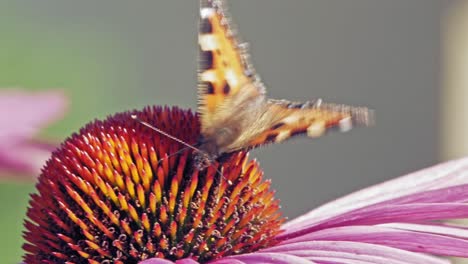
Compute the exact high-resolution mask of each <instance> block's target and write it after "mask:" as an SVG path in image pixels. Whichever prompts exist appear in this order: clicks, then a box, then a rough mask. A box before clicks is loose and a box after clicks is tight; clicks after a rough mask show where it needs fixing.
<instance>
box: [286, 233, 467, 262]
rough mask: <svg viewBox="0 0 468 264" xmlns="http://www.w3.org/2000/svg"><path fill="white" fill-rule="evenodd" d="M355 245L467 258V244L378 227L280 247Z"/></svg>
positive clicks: (309, 238) (311, 237)
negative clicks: (320, 242)
mask: <svg viewBox="0 0 468 264" xmlns="http://www.w3.org/2000/svg"><path fill="white" fill-rule="evenodd" d="M316 240H324V241H355V242H363V243H369V244H376V245H384V246H389V247H394V248H399V249H403V250H407V251H411V252H422V253H428V254H435V255H441V256H452V257H468V250H467V249H468V240H466V239H461V238H455V237H451V236H443V235H438V234H431V233H422V232H413V231H407V230H399V229H393V228H387V227H381V226H343V227H336V228H329V229H324V230H320V231H317V232H313V233H310V234H307V235H303V236H300V237H296V238H294V239H291V240H288V241H287V242H286V241H285V242H283V243H297V242H307V241H316Z"/></svg>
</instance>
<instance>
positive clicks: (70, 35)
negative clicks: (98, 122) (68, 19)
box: [0, 1, 122, 264]
mask: <svg viewBox="0 0 468 264" xmlns="http://www.w3.org/2000/svg"><path fill="white" fill-rule="evenodd" d="M14 5H15V4H13V2H11V1H9V4H5V3H3V2H1V1H0V39H1V41H0V89H6V88H8V89H27V90H36V91H37V90H46V89H60V90H63V91H64V92H65V94H66V95H67V96H68V98H69V99H70V107H69V109H68V111H67V113H66V114H65V118H64V119H63V120H61V121H59V122H57V123H55V124H53V125H51V126H50V127H49V128H47V129H46V130H45V131H43V132H42V134H41V135H40V137H41V138H44V139H47V141H52V142H57V143H58V142H60V141H62V140H63V139H64V138H66V137H67V136H68V135H70V134H71V133H72V132H73V131H76V130H78V129H79V128H80V127H81V126H82V125H83V124H85V123H87V122H89V121H90V120H91V119H92V118H95V117H102V116H103V115H106V114H107V113H110V112H112V111H115V104H112V100H103V99H102V98H106V96H107V97H109V94H111V95H112V97H115V96H116V94H115V93H113V92H112V87H113V85H114V84H113V83H112V77H111V76H112V72H114V71H115V67H116V65H118V66H119V67H121V66H122V65H121V64H118V63H116V61H115V60H116V58H121V57H122V55H121V54H119V48H118V46H116V43H118V41H113V36H112V35H103V34H102V32H101V33H99V34H98V32H95V31H93V30H94V29H93V28H81V29H78V30H77V31H74V32H68V31H66V30H63V31H56V30H54V31H45V30H44V29H43V27H42V28H41V27H38V26H37V25H36V23H35V21H34V20H33V19H29V20H28V16H24V14H21V15H20V13H21V12H20V11H19V10H16V9H15V7H14ZM6 6H8V8H5V7H6ZM23 12H24V11H23ZM15 14H17V15H15ZM117 54H119V56H116V55H117ZM117 96H118V95H117ZM0 173H2V172H0ZM3 173H4V172H3ZM8 176H9V178H13V179H14V178H15V175H8ZM33 191H34V183H31V182H30V183H28V182H24V181H23V182H22V183H14V182H13V181H11V182H6V181H3V182H0V214H1V216H0V233H1V234H2V238H1V239H0V256H1V257H0V259H1V260H0V263H7V264H9V263H19V262H20V261H21V256H22V255H23V251H22V249H21V245H22V243H23V239H22V231H23V221H24V220H23V219H24V217H25V213H26V208H27V204H28V199H29V194H30V193H31V192H33Z"/></svg>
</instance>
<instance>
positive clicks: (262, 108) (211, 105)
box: [198, 0, 373, 157]
mask: <svg viewBox="0 0 468 264" xmlns="http://www.w3.org/2000/svg"><path fill="white" fill-rule="evenodd" d="M200 7H201V8H200V29H199V36H198V42H199V43H198V44H199V48H200V58H199V59H200V62H199V72H198V81H199V84H198V98H199V102H198V112H199V117H200V122H201V134H202V138H203V140H202V141H201V142H199V143H200V148H201V149H202V150H203V151H206V152H207V153H208V154H209V155H210V156H213V157H216V156H218V155H221V154H223V153H229V152H233V151H236V150H241V149H250V148H253V147H256V146H259V145H263V144H266V143H273V142H281V141H283V140H285V139H288V138H290V137H293V136H295V135H299V134H307V135H308V136H310V137H318V136H320V135H322V134H324V133H325V132H326V131H327V130H328V129H330V128H333V127H338V128H340V129H341V130H343V131H345V130H348V129H350V128H351V126H352V125H353V124H354V125H366V126H367V125H370V124H372V122H373V112H372V111H371V110H369V109H367V108H364V107H350V106H345V105H337V104H325V103H322V102H321V101H320V100H317V101H315V102H314V103H312V104H310V103H305V104H299V103H291V102H288V101H285V100H266V98H265V88H264V86H263V84H262V83H261V81H260V79H259V77H258V76H257V75H256V73H255V70H254V69H253V67H252V65H251V63H250V61H249V54H248V52H247V45H246V44H241V43H242V42H240V41H239V38H238V36H237V35H236V33H235V29H234V28H233V25H232V23H231V21H230V18H229V16H228V15H227V10H226V7H225V1H223V0H201V5H200Z"/></svg>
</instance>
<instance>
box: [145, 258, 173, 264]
mask: <svg viewBox="0 0 468 264" xmlns="http://www.w3.org/2000/svg"><path fill="white" fill-rule="evenodd" d="M138 264H174V262H172V261H170V260H167V259H162V258H150V259H146V260H143V261H140V262H138Z"/></svg>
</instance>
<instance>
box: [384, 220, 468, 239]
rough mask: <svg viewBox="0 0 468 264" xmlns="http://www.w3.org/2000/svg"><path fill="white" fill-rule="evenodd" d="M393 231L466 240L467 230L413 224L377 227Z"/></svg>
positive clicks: (448, 226)
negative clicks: (406, 231) (398, 230)
mask: <svg viewBox="0 0 468 264" xmlns="http://www.w3.org/2000/svg"><path fill="white" fill-rule="evenodd" d="M379 226H382V227H389V228H393V229H401V230H408V231H415V232H422V233H431V234H437V235H443V236H450V237H457V238H462V239H466V240H468V228H466V227H461V226H450V225H447V224H437V225H436V224H414V223H391V224H383V225H379Z"/></svg>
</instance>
